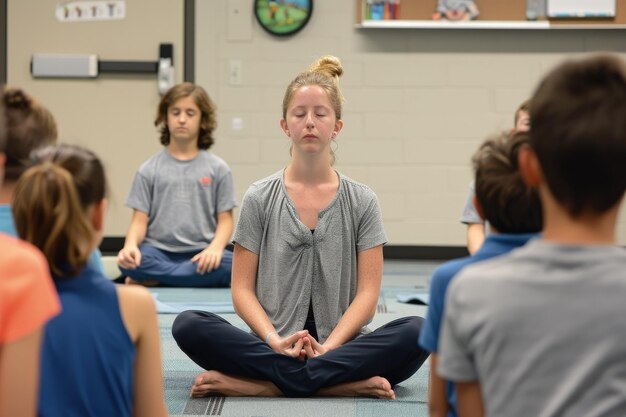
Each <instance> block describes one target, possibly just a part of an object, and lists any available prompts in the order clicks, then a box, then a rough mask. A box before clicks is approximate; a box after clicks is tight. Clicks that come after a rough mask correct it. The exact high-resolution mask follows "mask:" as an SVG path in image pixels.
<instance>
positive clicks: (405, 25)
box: [356, 20, 626, 30]
mask: <svg viewBox="0 0 626 417" xmlns="http://www.w3.org/2000/svg"><path fill="white" fill-rule="evenodd" d="M356 27H357V28H358V29H529V30H537V29H603V30H604V29H626V25H615V24H569V23H568V24H553V23H550V22H549V21H547V20H537V21H526V20H470V21H457V22H452V21H449V20H363V22H361V23H360V24H359V23H357V24H356Z"/></svg>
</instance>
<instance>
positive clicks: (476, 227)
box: [461, 100, 530, 255]
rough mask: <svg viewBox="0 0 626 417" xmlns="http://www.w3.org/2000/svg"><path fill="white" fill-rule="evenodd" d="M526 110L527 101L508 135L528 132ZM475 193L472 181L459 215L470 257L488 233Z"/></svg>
mask: <svg viewBox="0 0 626 417" xmlns="http://www.w3.org/2000/svg"><path fill="white" fill-rule="evenodd" d="M528 110H529V101H528V100H526V101H524V102H523V103H522V104H520V105H519V107H518V108H517V110H515V116H514V117H513V128H511V131H510V135H513V134H514V133H515V132H528V130H529V129H530V116H529V114H528ZM475 192H476V190H475V185H474V181H472V183H471V184H470V186H469V190H468V192H467V199H466V200H465V206H464V207H463V214H462V215H461V223H463V224H465V225H467V251H468V252H469V253H470V255H472V254H474V253H475V252H476V251H477V250H478V249H479V248H480V246H481V245H482V244H483V242H484V241H485V235H486V234H487V233H488V232H489V222H488V221H485V219H484V217H483V216H481V215H480V214H478V211H477V210H476V206H475V205H474V194H475Z"/></svg>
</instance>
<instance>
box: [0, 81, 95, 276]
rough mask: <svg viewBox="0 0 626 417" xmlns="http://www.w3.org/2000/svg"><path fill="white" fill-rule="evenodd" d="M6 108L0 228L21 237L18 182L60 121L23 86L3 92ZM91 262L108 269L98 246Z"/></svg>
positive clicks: (51, 139) (50, 140)
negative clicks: (16, 215)
mask: <svg viewBox="0 0 626 417" xmlns="http://www.w3.org/2000/svg"><path fill="white" fill-rule="evenodd" d="M2 100H3V102H4V105H5V108H6V110H5V111H6V123H7V146H6V156H7V160H6V174H5V183H4V186H3V187H2V188H1V189H0V231H2V232H4V233H7V234H9V235H11V236H17V231H16V229H15V227H16V226H15V224H14V219H13V214H12V213H11V202H12V201H13V193H14V191H15V184H16V183H17V180H18V179H19V178H20V176H21V175H22V174H23V173H24V171H26V169H27V168H28V166H29V165H30V159H29V158H30V154H31V152H33V151H35V150H37V149H40V148H43V147H45V146H49V145H53V144H55V143H56V142H57V134H58V133H57V124H56V121H55V120H54V117H53V116H52V113H50V111H49V110H48V109H47V108H46V107H45V106H44V105H43V104H41V103H40V102H38V101H37V100H35V98H34V97H32V96H30V95H29V94H27V93H26V92H25V91H24V90H22V89H20V88H7V89H6V90H4V92H3V94H2ZM89 262H90V263H91V264H92V265H93V266H95V267H96V268H97V269H98V270H100V271H104V266H103V265H102V254H101V253H100V250H99V249H98V248H97V247H95V248H94V250H93V252H92V253H91V255H90V257H89Z"/></svg>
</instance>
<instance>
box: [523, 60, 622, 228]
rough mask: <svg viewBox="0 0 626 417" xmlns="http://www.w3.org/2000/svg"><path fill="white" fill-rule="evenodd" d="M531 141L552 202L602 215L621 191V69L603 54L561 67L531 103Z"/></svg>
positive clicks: (569, 209) (580, 212) (576, 211)
mask: <svg viewBox="0 0 626 417" xmlns="http://www.w3.org/2000/svg"><path fill="white" fill-rule="evenodd" d="M530 112H531V115H530V116H531V120H532V125H533V126H532V129H531V130H530V139H531V144H532V147H533V149H534V150H535V152H536V154H537V157H538V159H539V163H540V164H541V169H542V171H543V176H544V177H545V180H546V182H547V184H548V187H549V189H550V192H551V193H552V195H553V196H554V198H555V199H556V200H557V201H558V202H559V204H560V205H562V206H563V207H564V208H565V209H566V210H567V212H568V213H569V214H570V215H571V216H573V217H579V216H582V215H585V214H601V213H604V212H606V211H607V210H609V209H610V208H612V207H614V206H615V204H617V203H618V202H619V201H620V199H621V198H622V196H623V195H624V191H625V190H626V67H625V66H624V62H623V61H622V60H621V59H619V58H617V57H615V56H611V55H607V54H602V55H594V56H591V57H586V58H583V59H579V60H570V61H566V62H564V63H563V64H561V65H559V66H557V67H556V68H555V69H554V70H553V71H551V72H550V73H549V74H548V75H547V76H546V77H545V78H544V79H543V80H542V81H541V83H540V84H539V86H538V87H537V89H536V91H535V93H534V95H533V97H532V99H531V108H530Z"/></svg>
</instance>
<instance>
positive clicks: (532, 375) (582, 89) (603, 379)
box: [437, 55, 626, 417]
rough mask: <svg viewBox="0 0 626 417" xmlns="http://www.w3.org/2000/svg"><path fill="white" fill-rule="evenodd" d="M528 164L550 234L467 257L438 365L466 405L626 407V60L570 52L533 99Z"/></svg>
mask: <svg viewBox="0 0 626 417" xmlns="http://www.w3.org/2000/svg"><path fill="white" fill-rule="evenodd" d="M530 112H531V114H530V116H531V120H532V125H533V127H532V129H531V130H530V143H531V147H529V148H524V149H522V150H521V151H520V155H519V164H520V171H521V172H522V175H523V177H524V179H525V181H526V183H527V184H528V185H529V186H531V187H533V188H536V189H537V190H538V192H539V195H540V197H541V201H542V206H543V218H544V228H543V233H542V237H541V238H539V239H535V240H533V241H532V242H529V243H528V244H527V245H526V246H525V247H523V248H520V249H517V250H515V251H513V252H511V253H510V254H508V255H505V256H502V257H499V258H497V259H494V260H489V261H486V262H483V263H480V264H477V265H473V266H470V267H468V268H466V269H464V270H463V271H462V272H461V273H460V275H459V276H458V277H457V278H456V279H455V280H454V282H453V283H452V285H451V287H450V290H449V292H448V296H447V299H446V310H445V314H444V316H445V317H444V324H443V328H442V333H441V349H440V355H439V359H440V360H439V361H438V362H439V364H438V368H437V371H438V373H439V374H440V375H441V376H442V377H443V378H446V379H448V380H452V381H455V382H456V389H457V400H458V408H459V414H460V415H462V416H470V415H471V416H481V415H483V414H486V415H489V416H544V417H557V416H559V417H562V416H586V417H599V416H622V415H624V410H626V361H624V358H626V344H624V334H626V321H625V320H624V314H625V313H626V309H625V308H624V305H625V304H624V299H626V251H625V250H624V249H623V248H621V247H619V246H617V245H616V223H617V215H618V212H619V208H620V205H621V203H622V201H623V199H624V192H625V190H626V118H625V117H624V114H626V65H625V64H624V62H623V61H622V60H621V59H620V58H617V57H616V56H611V55H596V56H591V57H586V58H582V59H578V60H570V61H566V62H564V63H562V64H561V65H559V66H557V67H556V68H555V69H554V70H552V71H551V72H550V73H549V74H548V75H547V76H546V77H545V78H544V79H543V80H542V81H541V83H540V84H539V86H538V87H537V89H536V90H535V93H534V95H533V97H532V99H531V108H530Z"/></svg>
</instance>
